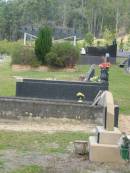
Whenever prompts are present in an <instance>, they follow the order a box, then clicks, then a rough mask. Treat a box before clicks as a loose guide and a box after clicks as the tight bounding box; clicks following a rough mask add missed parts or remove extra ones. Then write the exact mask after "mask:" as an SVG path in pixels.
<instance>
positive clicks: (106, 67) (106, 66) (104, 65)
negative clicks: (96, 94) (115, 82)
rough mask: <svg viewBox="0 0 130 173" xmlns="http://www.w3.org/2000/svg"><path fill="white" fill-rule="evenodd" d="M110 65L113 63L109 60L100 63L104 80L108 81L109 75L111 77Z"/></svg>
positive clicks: (101, 76)
mask: <svg viewBox="0 0 130 173" xmlns="http://www.w3.org/2000/svg"><path fill="white" fill-rule="evenodd" d="M110 66H111V64H110V63H109V62H105V63H101V64H99V67H100V69H101V75H100V79H101V80H102V81H108V77H109V74H108V70H109V68H110Z"/></svg>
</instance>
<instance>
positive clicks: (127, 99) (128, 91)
mask: <svg viewBox="0 0 130 173" xmlns="http://www.w3.org/2000/svg"><path fill="white" fill-rule="evenodd" d="M88 69H89V66H88V65H83V66H81V65H79V66H77V67H76V71H75V72H69V71H68V72H63V71H49V72H38V71H37V72H36V71H19V72H13V71H12V70H11V66H10V60H7V61H6V63H3V64H0V96H15V88H16V87H15V86H16V79H15V78H14V77H13V76H21V77H25V78H40V79H46V78H52V79H53V78H56V79H57V80H78V79H79V76H81V75H85V74H86V73H87V71H88ZM97 71H98V73H99V70H97ZM109 76H110V91H111V92H112V93H113V95H114V100H115V102H116V103H117V104H119V106H120V111H121V113H124V114H130V75H128V74H126V73H125V72H124V70H123V69H121V68H119V67H117V66H116V65H112V67H111V68H110V72H109Z"/></svg>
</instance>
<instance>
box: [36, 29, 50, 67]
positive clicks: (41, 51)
mask: <svg viewBox="0 0 130 173" xmlns="http://www.w3.org/2000/svg"><path fill="white" fill-rule="evenodd" d="M51 46H52V32H51V29H50V28H49V27H47V26H46V27H45V28H43V29H41V30H40V32H39V35H38V38H37V39H36V41H35V54H36V56H37V58H38V60H39V61H40V62H41V63H42V64H45V56H46V54H47V53H49V51H50V49H51Z"/></svg>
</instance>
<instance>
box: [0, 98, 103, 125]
mask: <svg viewBox="0 0 130 173" xmlns="http://www.w3.org/2000/svg"><path fill="white" fill-rule="evenodd" d="M89 104H90V103H89ZM89 104H88V103H86V102H84V103H78V102H65V101H61V100H55V101H54V100H43V99H34V98H22V97H21V98H19V97H0V118H4V119H6V118H8V119H16V118H20V117H30V116H31V117H41V118H45V117H46V118H49V117H55V118H70V119H81V120H83V119H85V120H88V122H90V123H97V124H100V125H102V124H103V115H104V108H103V107H102V106H91V105H89Z"/></svg>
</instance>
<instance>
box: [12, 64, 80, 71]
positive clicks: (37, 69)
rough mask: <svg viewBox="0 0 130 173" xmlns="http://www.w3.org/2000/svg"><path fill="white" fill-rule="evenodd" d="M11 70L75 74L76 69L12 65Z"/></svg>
mask: <svg viewBox="0 0 130 173" xmlns="http://www.w3.org/2000/svg"><path fill="white" fill-rule="evenodd" d="M12 70H13V71H30V70H32V71H41V72H42V71H43V72H48V71H61V72H75V71H76V70H77V69H76V68H75V67H74V68H62V69H60V68H50V67H47V66H39V67H35V68H34V67H31V66H30V65H18V64H14V65H12Z"/></svg>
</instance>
